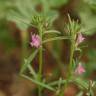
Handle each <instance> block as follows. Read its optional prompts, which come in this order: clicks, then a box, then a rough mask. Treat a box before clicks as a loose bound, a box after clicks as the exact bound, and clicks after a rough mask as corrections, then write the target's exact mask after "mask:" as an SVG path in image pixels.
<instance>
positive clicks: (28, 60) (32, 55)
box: [20, 49, 39, 74]
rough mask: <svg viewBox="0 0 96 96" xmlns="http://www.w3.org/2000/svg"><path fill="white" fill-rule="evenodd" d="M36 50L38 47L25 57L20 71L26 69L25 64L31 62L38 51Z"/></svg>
mask: <svg viewBox="0 0 96 96" xmlns="http://www.w3.org/2000/svg"><path fill="white" fill-rule="evenodd" d="M38 50H39V49H37V50H35V51H34V52H33V53H32V54H31V55H30V56H29V57H28V59H25V63H24V64H23V65H22V67H21V71H20V73H23V72H24V71H25V70H26V68H27V66H28V65H30V63H31V62H32V60H33V59H34V58H35V56H36V54H37V53H38ZM33 74H34V73H33Z"/></svg>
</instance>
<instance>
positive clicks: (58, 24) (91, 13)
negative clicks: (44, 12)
mask: <svg viewBox="0 0 96 96" xmlns="http://www.w3.org/2000/svg"><path fill="white" fill-rule="evenodd" d="M43 1H44V0H43ZM38 2H40V0H0V96H33V95H32V89H33V88H34V86H35V85H34V84H32V83H31V82H29V81H27V80H25V79H23V78H21V77H19V75H18V74H19V71H20V67H21V63H22V59H23V58H24V56H25V57H26V56H28V54H30V52H31V47H30V45H28V41H29V42H30V33H31V32H34V31H36V29H35V28H34V27H31V26H29V25H28V24H30V23H31V20H32V15H33V13H34V11H33V7H34V4H35V3H38ZM47 4H49V5H50V6H51V7H52V10H53V9H54V10H55V11H56V13H54V14H55V15H58V18H56V19H55V20H54V22H53V27H54V28H55V29H57V30H59V31H61V32H62V34H65V31H64V26H65V24H66V22H68V18H67V14H70V16H71V18H72V19H74V20H77V19H78V20H79V23H81V24H82V25H83V26H84V28H85V29H84V30H83V31H84V33H83V34H84V36H85V38H86V40H85V42H84V45H85V46H86V47H84V48H83V55H82V62H84V64H85V68H86V73H85V74H84V76H83V77H84V78H87V79H92V80H96V0H49V1H48V0H46V2H45V3H44V5H45V7H46V6H47ZM41 8H42V7H41V5H38V6H37V7H36V9H37V10H38V11H40V10H41ZM54 14H51V13H50V14H48V15H50V16H51V17H52V16H54ZM53 19H54V18H53ZM25 45H26V46H27V50H26V47H25ZM46 46H47V47H46ZM45 47H46V51H44V62H45V63H46V64H45V65H44V70H43V71H44V76H45V77H46V78H47V77H51V78H53V79H57V78H58V77H59V76H65V77H66V75H65V74H66V73H67V70H66V66H67V64H68V60H69V42H68V41H66V42H65V41H64V42H63V41H62V42H60V43H59V41H56V42H55V41H54V42H53V43H48V45H45ZM54 48H55V50H54ZM25 54H26V55H25ZM61 63H64V68H65V70H63V69H62V66H61ZM33 65H34V68H35V69H36V70H37V66H38V64H37V59H35V60H34V64H33ZM53 69H54V70H53ZM77 91H78V88H77V87H76V86H74V85H70V86H69V87H68V91H67V90H66V95H65V96H75V94H76V92H77ZM45 93H46V94H48V96H53V95H52V94H51V93H50V92H45ZM34 96H35V95H34Z"/></svg>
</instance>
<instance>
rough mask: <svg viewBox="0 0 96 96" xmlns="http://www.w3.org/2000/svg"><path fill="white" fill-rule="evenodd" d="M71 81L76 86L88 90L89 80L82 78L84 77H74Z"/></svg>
mask: <svg viewBox="0 0 96 96" xmlns="http://www.w3.org/2000/svg"><path fill="white" fill-rule="evenodd" d="M73 81H74V82H75V83H76V84H77V86H79V87H82V88H83V89H87V90H88V88H89V82H88V81H87V80H84V79H81V78H74V79H73Z"/></svg>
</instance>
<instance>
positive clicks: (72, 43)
mask: <svg viewBox="0 0 96 96" xmlns="http://www.w3.org/2000/svg"><path fill="white" fill-rule="evenodd" d="M74 45H75V43H74V40H72V41H71V47H70V61H69V74H68V77H69V78H70V76H71V75H72V63H73V55H74Z"/></svg>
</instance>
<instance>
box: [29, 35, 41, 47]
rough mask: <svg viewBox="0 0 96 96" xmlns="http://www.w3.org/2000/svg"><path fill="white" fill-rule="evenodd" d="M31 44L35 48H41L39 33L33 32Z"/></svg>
mask: <svg viewBox="0 0 96 96" xmlns="http://www.w3.org/2000/svg"><path fill="white" fill-rule="evenodd" d="M30 45H31V46H32V47H35V48H39V47H40V45H41V38H40V36H39V35H36V34H33V35H31V42H30Z"/></svg>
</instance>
